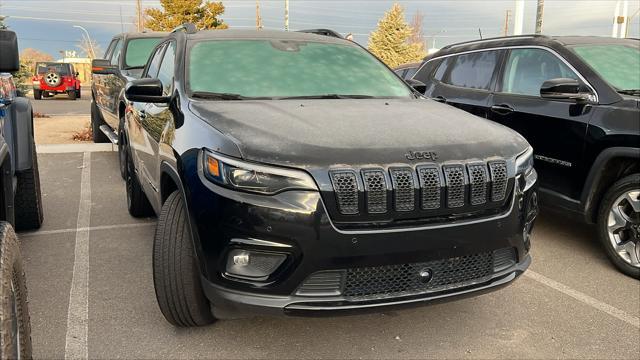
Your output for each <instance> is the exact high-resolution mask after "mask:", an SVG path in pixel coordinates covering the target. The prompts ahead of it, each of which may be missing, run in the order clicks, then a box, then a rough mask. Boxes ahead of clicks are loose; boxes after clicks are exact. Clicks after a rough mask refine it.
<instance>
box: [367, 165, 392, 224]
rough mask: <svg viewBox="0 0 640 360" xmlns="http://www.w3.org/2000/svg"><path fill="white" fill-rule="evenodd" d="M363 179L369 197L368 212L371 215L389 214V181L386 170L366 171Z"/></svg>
mask: <svg viewBox="0 0 640 360" xmlns="http://www.w3.org/2000/svg"><path fill="white" fill-rule="evenodd" d="M362 177H363V178H364V191H365V194H366V196H367V199H366V201H367V211H368V212H369V213H370V214H381V213H385V212H387V180H386V179H385V176H384V170H364V171H362Z"/></svg>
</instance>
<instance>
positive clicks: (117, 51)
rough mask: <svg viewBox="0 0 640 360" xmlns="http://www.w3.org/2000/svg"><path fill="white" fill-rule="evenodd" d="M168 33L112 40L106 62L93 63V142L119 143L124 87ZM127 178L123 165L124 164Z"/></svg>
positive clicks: (138, 71) (135, 76)
mask: <svg viewBox="0 0 640 360" xmlns="http://www.w3.org/2000/svg"><path fill="white" fill-rule="evenodd" d="M165 36H167V33H161V32H150V33H124V34H119V35H116V36H114V37H113V40H111V43H109V47H108V48H107V51H106V52H105V55H104V59H95V60H93V61H92V63H91V72H92V74H93V75H92V78H93V81H92V85H91V129H92V131H93V141H94V142H97V143H98V142H109V141H111V142H113V143H117V142H118V138H119V137H120V135H121V133H120V128H121V125H122V122H123V121H124V109H125V101H124V86H125V85H126V84H127V81H129V80H133V79H137V78H139V77H140V74H141V73H142V69H143V68H144V65H145V64H146V63H147V60H148V59H149V54H151V51H152V50H153V48H154V47H155V46H156V45H157V44H158V43H159V42H160V40H162V39H163V38H164V37H165ZM120 164H121V173H122V176H123V177H124V168H123V164H124V162H123V161H121V162H120Z"/></svg>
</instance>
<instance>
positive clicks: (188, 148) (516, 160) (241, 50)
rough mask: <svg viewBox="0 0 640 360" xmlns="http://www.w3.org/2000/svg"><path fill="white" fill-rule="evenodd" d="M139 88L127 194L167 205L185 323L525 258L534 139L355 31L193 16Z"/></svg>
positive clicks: (172, 272)
mask: <svg viewBox="0 0 640 360" xmlns="http://www.w3.org/2000/svg"><path fill="white" fill-rule="evenodd" d="M125 96H126V98H127V100H129V101H130V102H131V104H130V105H128V106H127V112H126V120H125V127H124V138H123V140H124V141H123V143H122V144H123V147H124V149H125V152H126V159H127V200H128V207H129V211H130V213H131V214H132V215H134V216H144V215H147V214H148V213H149V212H150V211H153V212H155V213H156V214H158V215H159V221H158V227H157V230H156V234H155V239H154V249H153V274H154V285H155V290H156V296H157V300H158V304H159V306H160V309H161V310H162V313H163V314H164V316H165V317H166V319H167V320H168V321H169V322H171V323H172V324H174V325H178V326H194V325H202V324H207V323H210V322H211V321H213V319H214V316H215V317H226V316H229V315H232V316H235V315H237V314H253V313H268V314H282V313H285V314H304V313H315V314H319V313H327V312H330V311H332V310H333V311H348V310H359V309H375V308H379V307H384V306H388V305H400V304H419V303H424V302H427V301H430V300H436V299H446V298H450V297H454V296H460V295H473V294H479V293H481V292H484V291H488V290H492V289H497V288H499V287H500V286H502V285H506V284H508V283H510V282H511V281H512V280H514V279H515V278H516V277H518V276H519V275H520V274H522V273H523V272H524V271H525V269H526V268H527V267H528V266H529V263H530V261H531V258H530V256H529V254H528V251H529V247H530V240H529V236H530V233H531V229H532V226H533V220H534V218H535V216H536V213H537V197H536V192H535V182H536V178H537V175H536V172H535V170H534V169H533V151H532V149H531V147H530V146H529V144H528V143H527V142H526V141H525V140H524V138H523V137H521V136H520V135H518V134H517V133H516V132H514V131H512V130H510V129H508V128H506V127H504V126H501V125H498V124H495V123H492V122H490V121H486V120H483V119H477V118H476V117H475V116H471V115H469V114H467V113H465V112H464V111H460V110H456V109H453V108H451V107H448V106H445V105H442V104H438V103H436V102H433V101H428V100H425V99H423V98H422V97H421V96H420V95H419V94H417V93H415V92H414V91H413V89H412V88H410V87H409V86H408V85H407V84H405V83H404V82H403V81H401V80H400V79H399V78H398V77H397V76H396V75H395V74H394V73H393V72H391V71H390V70H389V69H388V68H387V67H386V66H385V65H384V64H382V63H381V62H380V61H379V60H378V59H377V58H375V57H374V56H373V55H371V54H369V53H368V52H367V51H366V50H364V49H363V48H361V47H360V46H358V45H357V44H355V43H353V42H351V41H347V40H344V39H340V38H337V37H332V36H322V35H314V34H308V33H299V32H298V33H296V32H282V31H266V30H265V31H243V30H224V31H201V32H195V31H193V30H190V27H185V28H183V29H182V30H176V32H174V33H173V34H172V35H171V36H169V37H168V38H167V39H166V40H164V41H163V42H162V43H161V44H159V45H158V47H157V48H156V49H155V50H154V51H153V53H152V55H151V58H150V59H149V62H148V64H147V66H146V67H145V70H144V72H143V75H142V79H139V80H134V81H132V82H130V83H129V84H127V88H126V90H125ZM505 301H508V300H507V299H505ZM211 310H213V312H212V311H211ZM212 313H213V315H212Z"/></svg>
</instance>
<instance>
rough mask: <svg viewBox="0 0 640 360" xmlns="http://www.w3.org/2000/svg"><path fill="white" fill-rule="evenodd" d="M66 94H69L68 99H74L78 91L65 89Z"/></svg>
mask: <svg viewBox="0 0 640 360" xmlns="http://www.w3.org/2000/svg"><path fill="white" fill-rule="evenodd" d="M67 95H69V99H71V100H75V99H76V97H77V96H78V93H77V92H76V90H69V91H67Z"/></svg>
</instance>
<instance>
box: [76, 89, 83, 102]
mask: <svg viewBox="0 0 640 360" xmlns="http://www.w3.org/2000/svg"><path fill="white" fill-rule="evenodd" d="M76 97H77V98H78V99H80V98H81V97H82V93H81V92H80V88H78V90H76Z"/></svg>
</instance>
